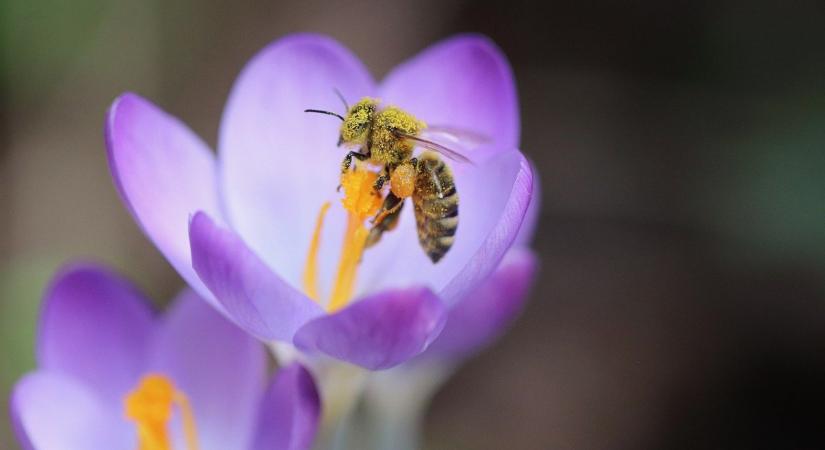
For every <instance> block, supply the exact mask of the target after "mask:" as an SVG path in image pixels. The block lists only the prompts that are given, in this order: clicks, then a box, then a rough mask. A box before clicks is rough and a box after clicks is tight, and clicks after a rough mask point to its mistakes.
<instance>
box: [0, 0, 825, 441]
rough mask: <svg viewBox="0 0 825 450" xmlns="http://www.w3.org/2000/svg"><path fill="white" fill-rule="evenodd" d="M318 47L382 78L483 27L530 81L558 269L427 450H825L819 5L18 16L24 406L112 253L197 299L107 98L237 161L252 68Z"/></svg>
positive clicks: (463, 373) (823, 62)
mask: <svg viewBox="0 0 825 450" xmlns="http://www.w3.org/2000/svg"><path fill="white" fill-rule="evenodd" d="M295 31H318V32H324V33H328V34H331V35H332V36H334V37H335V38H337V39H339V40H340V41H342V42H343V43H344V44H346V45H347V46H349V47H350V48H352V49H353V50H354V51H355V52H356V53H357V54H358V55H360V56H361V57H362V58H363V60H364V61H365V62H366V64H367V65H368V66H369V67H370V68H371V70H372V72H373V74H374V75H375V76H376V77H378V78H380V77H381V76H383V75H384V74H385V73H386V72H387V71H388V70H389V69H390V68H391V67H393V66H394V65H395V64H397V63H398V62H400V61H401V60H403V59H405V58H407V57H409V56H411V55H413V54H415V53H416V52H418V51H419V50H421V49H423V48H424V47H426V46H427V45H429V44H431V43H433V42H435V41H436V40H438V39H441V38H443V37H446V36H449V35H451V34H454V33H456V32H463V31H478V32H482V33H485V34H487V35H489V36H491V37H492V38H493V39H494V40H495V41H496V42H497V43H498V44H499V45H500V46H501V47H502V49H503V50H504V52H505V53H506V54H507V55H508V56H509V58H510V60H511V62H512V65H513V68H514V71H515V75H516V78H517V81H518V88H519V93H520V99H521V113H522V118H523V123H522V124H523V127H522V143H523V150H524V152H525V153H526V154H527V155H529V156H530V157H531V158H532V159H533V160H534V161H535V163H536V165H537V167H538V172H539V173H540V175H541V178H542V182H543V183H542V187H543V192H542V201H543V209H542V214H541V222H540V226H539V231H538V236H537V238H536V247H537V249H538V252H539V253H540V255H541V259H542V271H541V276H540V279H539V280H538V284H537V286H536V287H535V289H534V291H533V294H532V298H531V301H530V304H529V307H528V308H527V309H526V310H525V312H524V314H523V316H522V318H521V320H520V321H519V322H518V323H517V324H516V326H515V327H514V328H513V329H512V330H511V332H510V333H509V334H508V335H507V336H506V337H504V338H503V339H502V340H501V341H500V342H499V343H498V344H496V345H495V346H494V347H493V348H492V349H490V350H489V351H488V352H486V353H485V354H483V355H481V356H479V357H477V358H475V359H473V360H472V361H470V362H469V363H468V364H467V365H466V366H465V367H464V368H463V369H462V370H460V371H459V372H458V374H457V375H456V376H455V377H454V378H453V379H452V380H451V381H450V382H449V383H448V384H447V385H446V386H445V387H444V388H443V390H442V391H441V392H440V393H439V394H438V395H437V397H436V399H435V402H434V404H433V407H432V410H431V412H430V414H429V416H428V419H427V422H426V428H425V431H426V441H425V443H426V445H427V447H428V448H433V449H441V448H456V449H465V448H466V449H500V448H518V449H551V448H552V449H647V448H650V449H654V448H655V449H661V448H666V449H704V448H708V449H721V448H725V449H731V448H743V449H745V448H747V449H753V448H764V449H780V448H788V449H791V448H793V449H813V448H825V412H824V411H825V351H823V350H825V277H824V276H823V275H825V176H824V175H825V3H823V2H821V1H818V0H809V1H806V0H800V1H794V2H787V1H778V0H777V1H773V0H753V1H741V2H735V1H656V0H650V1H647V0H631V1H616V0H608V1H601V2H579V1H569V0H564V1H553V0H551V1H547V2H529V1H526V0H508V1H505V2H502V1H493V0H481V1H461V0H418V1H414V2H413V1H407V2H395V3H390V2H385V1H380V0H361V1H359V0H354V1H350V2H346V3H341V4H334V3H333V2H326V1H321V0H288V1H268V2H266V1H250V0H237V1H232V2H218V1H214V0H209V1H204V2H199V1H191V0H189V1H187V0H171V1H161V0H148V1H138V0H116V1H111V2H107V1H103V0H74V1H71V2H68V1H63V0H0V389H2V392H3V395H2V397H3V401H4V402H5V397H6V394H7V392H8V388H9V387H10V386H11V383H13V380H14V379H15V378H16V377H18V376H19V375H20V374H21V373H23V372H24V371H25V370H27V369H29V368H30V367H32V364H33V350H32V346H33V334H34V324H35V320H36V315H37V310H38V305H39V300H40V295H41V292H42V290H43V287H44V284H45V282H46V280H47V279H48V277H49V275H50V274H51V273H52V272H53V271H54V270H55V268H56V267H58V266H59V265H60V264H62V263H63V262H65V261H67V260H69V259H71V258H77V257H82V258H86V259H93V260H98V261H103V262H106V263H109V264H111V265H113V266H115V267H117V268H119V269H120V270H122V271H124V272H125V273H126V274H128V275H129V276H130V277H131V278H132V279H134V280H135V281H136V282H137V283H138V284H139V285H140V286H141V287H142V288H143V289H144V290H145V291H146V292H147V293H149V294H150V295H151V296H152V297H154V298H156V299H165V298H169V297H170V296H171V295H172V294H173V293H174V292H175V291H176V290H178V289H179V288H180V287H181V286H182V282H181V280H179V279H178V277H177V276H176V274H175V273H174V271H173V270H172V269H171V267H170V266H169V265H168V264H167V263H166V262H165V260H164V259H163V258H162V257H161V256H160V254H159V253H158V252H157V251H156V250H155V249H154V247H153V246H152V245H151V244H150V243H149V242H148V241H147V240H146V239H145V238H144V237H143V236H142V235H141V234H140V232H139V231H138V229H137V227H136V226H135V224H134V222H133V221H132V219H131V218H130V217H129V216H128V214H127V213H126V210H125V209H124V208H123V207H122V205H121V203H120V201H119V199H118V198H117V196H116V193H115V190H114V188H113V186H112V183H111V180H110V178H109V172H108V169H107V165H106V159H105V155H104V146H103V138H102V123H103V117H104V112H105V110H106V108H107V107H108V105H109V103H110V102H111V100H112V99H113V98H114V97H115V96H116V95H117V94H118V93H120V92H121V91H124V90H134V91H137V92H139V93H141V94H143V95H145V96H147V97H149V98H151V99H153V100H155V101H156V102H157V103H158V104H160V105H161V106H162V107H163V108H165V109H167V110H168V111H170V112H172V113H173V114H175V115H177V116H179V117H181V118H182V119H183V120H184V121H185V122H186V123H188V124H190V125H191V126H192V128H193V129H194V130H195V131H196V132H197V133H198V134H200V136H202V137H204V138H205V139H206V140H207V142H210V143H212V144H214V143H215V141H216V135H217V127H218V123H219V120H220V115H221V110H222V107H223V104H224V101H225V99H226V96H227V93H228V92H229V89H230V86H231V84H232V82H233V80H234V78H235V76H236V75H237V73H238V72H239V71H240V69H241V68H242V66H243V64H244V63H245V62H246V60H247V59H248V58H249V57H250V56H252V55H253V54H254V53H255V52H256V51H257V50H258V49H260V48H261V47H263V46H264V45H265V44H266V43H268V42H270V41H271V40H273V39H276V38H278V37H280V36H282V35H284V34H286V33H290V32H295ZM480 95H483V93H480ZM0 410H2V411H3V414H5V407H3V408H0ZM1 419H2V421H0V448H4V449H5V448H16V446H15V444H14V443H13V441H12V439H11V437H10V435H9V430H8V426H7V423H8V422H7V419H6V418H4V417H3V418H1Z"/></svg>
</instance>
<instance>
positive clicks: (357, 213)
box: [303, 166, 382, 312]
mask: <svg viewBox="0 0 825 450" xmlns="http://www.w3.org/2000/svg"><path fill="white" fill-rule="evenodd" d="M377 178H378V174H376V173H375V172H372V171H369V170H365V169H363V168H361V167H359V166H356V167H355V169H354V170H350V171H347V172H344V174H342V175H341V188H342V189H343V191H344V197H343V198H342V199H341V204H342V205H343V207H344V210H346V211H347V227H346V230H345V231H344V240H343V244H342V246H341V255H340V257H339V260H338V270H337V273H336V276H335V281H334V283H333V286H332V293H331V295H330V299H329V303H328V304H327V310H328V311H329V312H334V311H337V310H339V309H341V308H343V307H344V306H346V305H347V303H348V302H349V300H350V299H351V298H352V294H353V292H354V290H355V279H356V275H357V273H358V264H359V263H360V262H361V256H362V255H363V253H364V244H365V243H366V240H367V236H368V235H369V230H368V229H367V228H366V226H365V225H364V222H365V221H366V220H367V219H368V218H369V217H372V216H374V215H375V213H377V212H378V209H379V208H380V207H381V202H382V198H381V194H380V193H379V192H377V191H376V190H375V188H374V185H375V180H376V179H377ZM328 209H329V203H324V205H322V206H321V210H320V211H319V213H318V218H317V220H316V223H315V230H314V232H313V235H312V240H311V242H310V249H309V256H308V257H307V262H306V266H305V268H304V277H303V281H304V292H305V293H306V294H307V296H308V297H310V298H312V299H313V300H316V301H318V296H319V295H318V277H317V272H318V250H319V247H320V235H321V228H322V227H323V221H324V216H325V215H326V212H327V210H328Z"/></svg>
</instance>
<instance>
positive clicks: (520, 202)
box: [364, 150, 533, 305]
mask: <svg viewBox="0 0 825 450" xmlns="http://www.w3.org/2000/svg"><path fill="white" fill-rule="evenodd" d="M455 179H456V188H457V190H458V195H459V198H460V201H459V224H458V230H457V232H456V235H455V243H454V244H453V246H452V248H451V249H450V251H449V252H448V253H447V255H446V256H445V257H444V259H442V260H441V261H439V262H438V263H437V264H433V263H432V262H430V260H429V258H428V257H427V256H426V254H425V253H424V251H423V250H422V249H421V247H420V246H419V244H418V237H417V235H416V225H415V218H414V215H413V211H412V208H408V209H407V210H405V211H403V212H402V214H401V219H400V224H399V226H398V228H397V229H396V230H394V231H392V232H389V233H385V235H384V237H382V240H381V243H379V244H378V245H377V246H376V247H373V248H370V249H369V250H367V252H366V254H365V256H364V262H365V265H366V264H373V263H374V262H373V261H371V258H374V259H375V260H377V261H384V266H385V267H384V271H383V272H382V273H381V275H380V276H378V275H376V274H377V273H379V272H378V271H374V272H373V273H370V272H368V271H365V273H366V274H365V277H364V285H365V286H370V287H371V288H372V289H373V290H380V289H385V288H387V287H391V286H399V285H401V286H404V285H407V286H410V285H420V284H423V285H426V286H430V287H431V288H432V289H433V290H434V291H436V292H438V293H439V297H440V298H441V299H442V300H444V302H445V303H446V304H448V305H452V304H454V303H455V302H456V301H458V300H459V299H460V298H462V297H463V296H464V295H466V294H467V293H468V292H469V291H470V290H471V289H472V288H474V287H475V286H476V284H477V283H479V282H480V281H481V280H484V279H485V278H486V277H487V276H489V274H490V273H492V271H493V270H494V269H495V268H496V267H497V266H498V264H499V262H500V261H501V258H502V257H503V256H504V254H505V253H506V252H507V250H508V249H509V248H510V246H511V244H512V243H513V241H514V239H515V237H516V234H517V233H518V231H519V229H520V228H521V223H522V220H523V218H524V214H525V212H526V210H527V207H528V205H529V203H530V197H531V195H532V192H533V188H532V170H531V168H530V164H529V162H527V160H526V159H525V158H524V156H522V154H521V153H520V152H518V151H515V150H511V151H509V152H500V153H498V154H497V155H496V156H494V157H493V158H492V159H489V160H488V161H487V162H486V163H484V164H481V165H478V166H470V167H465V168H463V169H462V170H458V168H456V170H455ZM387 253H389V256H387ZM410 267H414V268H415V270H410ZM370 276H371V278H368V277H370Z"/></svg>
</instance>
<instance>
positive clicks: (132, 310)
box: [37, 265, 154, 402]
mask: <svg viewBox="0 0 825 450" xmlns="http://www.w3.org/2000/svg"><path fill="white" fill-rule="evenodd" d="M148 305H149V303H148V301H146V300H145V299H144V298H143V296H141V295H140V294H139V293H138V292H137V291H136V290H135V288H134V287H133V286H132V285H131V284H130V283H128V282H127V281H125V280H123V279H122V278H120V277H118V276H117V275H115V274H113V273H111V272H109V271H108V270H105V269H102V268H99V267H96V266H93V265H77V266H72V267H68V268H66V269H64V270H63V271H62V272H61V273H60V274H59V275H58V276H57V277H56V278H55V279H54V281H53V282H52V285H51V287H50V289H49V290H48V292H47V294H46V296H45V301H44V307H43V308H44V309H43V313H42V315H41V319H40V326H39V336H38V344H37V357H38V363H39V366H40V368H41V369H45V370H49V371H52V372H56V373H63V374H67V375H71V376H73V377H75V378H77V379H79V380H81V381H82V382H84V383H87V384H88V385H89V386H94V387H95V390H96V391H97V392H98V395H100V396H101V398H103V399H104V400H105V401H107V402H120V399H121V397H122V396H123V394H124V393H126V392H127V391H128V390H130V389H131V388H132V387H133V386H134V384H135V383H136V382H137V380H138V379H139V377H140V375H141V374H140V371H141V368H142V367H143V365H144V364H145V363H146V356H147V352H148V348H149V341H150V339H151V334H152V332H153V329H154V326H153V323H152V321H153V318H152V314H151V312H150V310H149V306H148Z"/></svg>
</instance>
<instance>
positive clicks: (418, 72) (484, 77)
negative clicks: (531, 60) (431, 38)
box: [380, 35, 519, 156]
mask: <svg viewBox="0 0 825 450" xmlns="http://www.w3.org/2000/svg"><path fill="white" fill-rule="evenodd" d="M380 96H381V98H382V100H384V101H385V102H387V103H391V104H395V105H398V106H399V107H401V108H404V109H406V110H408V111H410V112H411V113H413V114H415V115H417V116H418V118H420V119H422V120H424V121H425V122H427V123H428V124H430V125H440V126H450V127H456V128H464V129H467V130H470V131H474V132H476V133H480V134H482V135H484V136H486V137H488V138H490V139H492V140H493V144H494V145H493V146H492V147H491V149H493V150H496V149H498V150H504V149H508V148H517V147H518V146H519V145H518V144H519V114H518V99H517V96H516V86H515V80H514V79H513V73H512V71H511V69H510V65H509V64H508V62H507V59H506V58H505V56H504V55H503V54H502V53H501V51H500V50H499V49H498V47H496V45H495V44H494V43H493V42H492V41H490V40H489V39H488V38H486V37H484V36H479V35H461V36H457V37H453V38H450V39H447V40H445V41H442V42H439V43H437V44H435V45H433V46H432V47H430V48H428V49H426V50H424V51H423V52H422V53H421V54H419V55H417V56H415V57H414V58H412V59H410V60H409V61H407V62H405V63H404V64H402V65H400V66H398V67H396V68H395V70H393V71H392V72H391V73H390V74H389V75H388V76H387V77H386V79H385V80H384V81H383V82H382V84H381V87H380ZM471 156H472V155H471Z"/></svg>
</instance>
